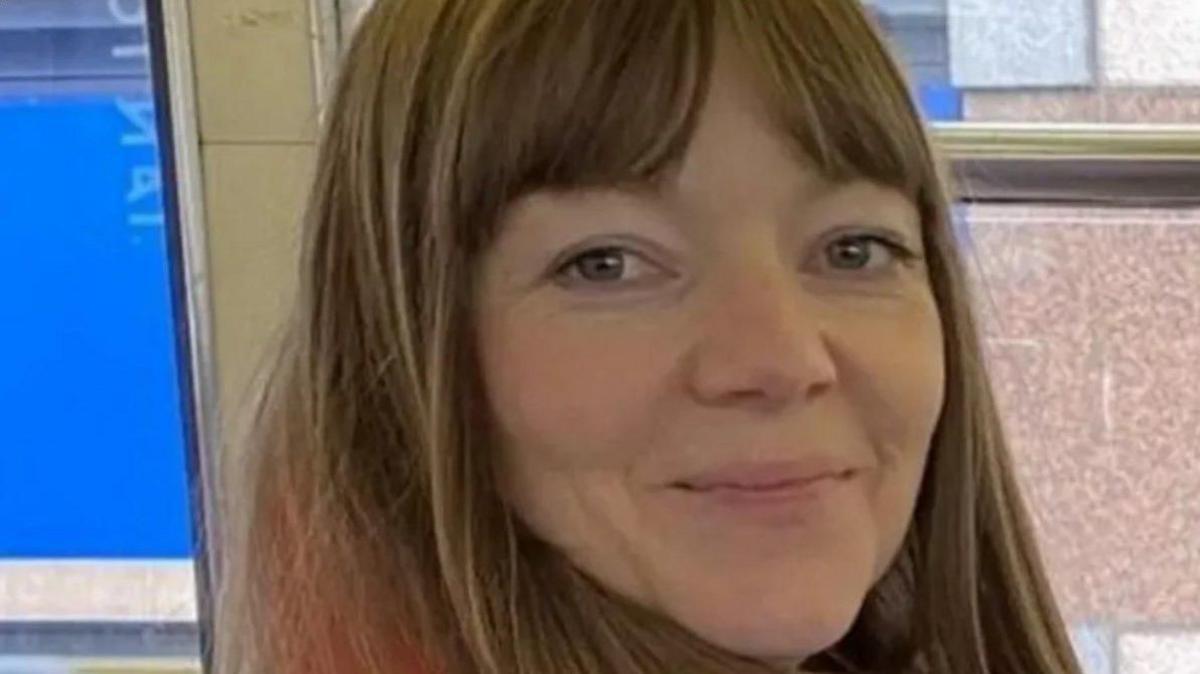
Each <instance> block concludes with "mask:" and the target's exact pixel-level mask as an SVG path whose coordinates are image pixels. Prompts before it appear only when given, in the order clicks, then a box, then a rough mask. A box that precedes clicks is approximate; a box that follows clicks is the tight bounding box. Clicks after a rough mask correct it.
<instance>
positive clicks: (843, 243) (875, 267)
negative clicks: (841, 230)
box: [824, 234, 917, 272]
mask: <svg viewBox="0 0 1200 674" xmlns="http://www.w3.org/2000/svg"><path fill="white" fill-rule="evenodd" d="M916 257H917V255H916V254H915V253H913V252H912V251H910V250H909V249H908V248H907V247H905V246H904V245H902V244H900V243H897V242H895V241H892V240H890V239H888V238H886V237H883V236H879V235H876V234H855V235H850V236H842V237H839V238H838V239H836V240H834V241H833V242H831V243H830V244H829V245H828V246H826V247H825V251H824V263H825V264H826V265H828V267H829V268H830V269H832V270H834V271H838V272H862V271H867V272H870V271H882V270H886V269H888V268H890V267H891V266H892V265H894V264H896V263H897V262H909V261H911V260H913V259H915V258H916Z"/></svg>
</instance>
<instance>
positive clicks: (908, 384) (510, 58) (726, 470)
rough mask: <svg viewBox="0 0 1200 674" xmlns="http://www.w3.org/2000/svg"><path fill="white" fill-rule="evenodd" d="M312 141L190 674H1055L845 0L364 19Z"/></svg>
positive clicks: (896, 138)
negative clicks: (288, 300)
mask: <svg viewBox="0 0 1200 674" xmlns="http://www.w3.org/2000/svg"><path fill="white" fill-rule="evenodd" d="M328 117H329V123H328V128H327V129H326V132H325V136H324V142H323V145H322V150H321V154H320V159H319V167H318V176H317V181H316V188H315V192H314V196H313V200H312V204H311V209H310V213H309V220H308V228H307V232H306V246H305V256H304V262H303V267H302V278H301V292H300V297H299V301H298V303H297V306H296V310H295V313H294V315H293V316H292V320H291V322H290V324H289V325H288V326H287V330H286V334H285V338H284V340H283V345H282V348H281V350H280V352H279V357H278V361H277V362H276V363H275V364H274V367H273V369H272V371H271V376H270V377H269V379H268V380H267V382H266V385H265V389H264V395H263V397H262V402H261V405H260V407H259V409H258V414H257V425H256V433H255V435H254V438H253V442H252V443H251V445H250V447H249V450H248V451H247V452H246V454H245V458H246V462H247V463H246V465H245V467H244V469H243V470H239V475H238V476H239V478H241V484H240V485H239V486H238V487H237V490H236V492H235V493H236V494H237V495H238V496H239V497H240V500H237V501H234V502H233V504H232V508H231V511H230V521H240V522H242V523H244V527H243V528H242V530H241V531H240V532H238V533H237V535H236V537H235V538H234V539H233V540H232V544H231V546H230V548H231V551H230V552H231V555H230V558H231V562H230V566H229V567H227V569H226V573H225V576H224V578H225V585H224V591H223V593H222V601H221V609H222V614H221V615H222V619H221V627H222V630H223V631H222V633H221V635H220V636H219V637H218V642H217V646H218V649H219V650H220V653H221V657H222V661H223V662H224V663H225V665H226V669H225V670H224V671H227V672H243V671H244V672H255V673H258V672H285V673H288V674H291V673H293V672H338V673H343V672H352V673H359V672H364V673H365V672H372V673H375V672H438V673H444V674H475V673H488V674H585V673H586V674H601V673H604V674H613V673H618V672H619V673H621V674H638V673H645V674H649V673H652V672H653V673H665V672H688V673H693V672H699V673H712V674H717V673H723V674H727V673H730V672H782V671H845V672H867V671H870V672H944V673H953V674H962V673H964V672H991V673H993V674H1030V673H1044V674H1060V673H1066V672H1075V671H1077V669H1076V665H1075V664H1074V661H1073V658H1072V655H1071V652H1070V648H1069V645H1068V641H1067V639H1066V638H1065V637H1064V631H1063V627H1062V624H1061V620H1060V618H1059V616H1058V614H1057V611H1056V609H1055V606H1054V603H1053V600H1052V598H1051V595H1050V592H1049V591H1048V589H1047V587H1046V583H1045V580H1044V578H1043V574H1042V571H1041V569H1040V565H1039V561H1038V557H1037V554H1036V551H1035V547H1034V543H1033V540H1032V537H1031V535H1030V529H1029V524H1028V520H1027V516H1026V515H1025V513H1024V511H1023V510H1022V506H1021V502H1020V498H1019V496H1018V493H1017V489H1016V485H1015V484H1014V481H1013V477H1012V472H1011V468H1010V466H1009V458H1008V453H1007V450H1006V449H1005V445H1004V441H1003V437H1002V433H1001V430H1000V423H999V420H998V418H997V415H996V411H995V409H994V406H993V402H992V397H991V393H990V390H989V386H988V383H987V379H986V376H985V373H984V370H983V366H982V363H981V355H980V346H979V341H978V337H977V336H976V333H975V327H974V323H973V320H972V317H971V312H970V309H969V307H968V302H967V298H966V290H965V282H964V278H963V275H962V273H961V271H960V269H959V264H958V259H957V256H956V253H955V250H954V242H953V241H952V239H951V234H950V229H949V227H948V223H947V200H946V196H945V194H944V192H943V188H942V186H941V183H940V181H939V178H938V173H937V170H936V168H935V161H934V158H933V155H932V153H931V150H930V147H929V143H928V140H927V138H926V136H925V133H924V130H923V128H922V125H921V122H920V120H919V117H918V114H917V112H916V111H915V109H914V107H913V103H912V101H911V100H910V98H909V95H908V93H907V89H906V86H905V83H904V81H903V79H902V77H901V75H900V74H899V72H898V71H897V68H896V66H895V65H894V63H893V61H892V60H891V58H890V57H889V55H888V53H887V51H886V49H885V48H884V46H883V44H882V43H881V40H880V38H879V36H878V35H877V34H876V33H875V32H874V31H873V29H872V28H871V26H870V24H869V22H868V20H867V19H866V17H865V16H864V13H863V10H862V9H861V7H859V6H858V5H857V4H856V3H855V2H849V1H847V0H754V1H753V2H749V1H746V0H655V1H653V2H651V1H648V0H488V1H484V0H437V1H434V0H424V1H417V0H403V1H400V0H393V1H387V0H380V2H378V3H377V4H376V6H375V7H374V8H373V9H372V10H371V11H370V12H369V13H368V15H367V16H366V17H365V18H364V20H363V23H362V25H361V27H360V29H359V31H358V33H357V35H356V37H355V39H354V42H353V45H352V47H351V48H350V50H349V54H348V55H347V58H346V62H345V66H344V70H343V73H342V76H341V79H340V83H339V85H338V87H337V92H336V96H335V98H334V100H333V102H332V107H331V109H330V111H329V116H328ZM235 517H236V518H238V519H236V520H234V519H233V518H235Z"/></svg>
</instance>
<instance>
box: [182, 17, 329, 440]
mask: <svg viewBox="0 0 1200 674" xmlns="http://www.w3.org/2000/svg"><path fill="white" fill-rule="evenodd" d="M187 14H188V15H189V16H188V24H189V25H188V32H189V36H188V37H189V38H190V43H191V56H192V67H193V73H194V84H195V108H196V109H195V111H194V114H195V115H196V120H195V121H196V122H197V129H198V135H199V160H200V162H199V163H200V167H199V168H200V172H201V176H202V183H203V187H202V193H203V211H204V220H205V222H204V223H203V224H202V226H203V227H204V230H205V236H206V239H207V258H208V259H207V271H208V280H209V293H210V296H209V300H210V305H211V306H210V309H211V336H212V339H213V348H214V354H213V355H214V357H215V370H216V371H215V377H216V381H217V382H218V384H219V388H218V392H219V408H220V411H221V417H222V420H223V421H224V424H223V426H225V427H226V428H229V427H231V426H232V425H233V423H234V422H236V420H237V416H238V412H240V411H241V409H242V408H244V398H245V394H246V387H247V384H248V382H249V380H250V378H251V376H252V374H253V373H254V371H255V369H256V367H257V365H258V363H259V362H260V361H261V359H262V356H263V355H264V354H263V350H264V347H265V346H266V345H268V344H269V343H270V338H271V336H272V334H273V333H274V330H275V327H276V326H277V324H278V322H279V320H280V318H281V316H282V313H283V311H284V308H285V306H286V305H287V302H288V301H289V298H290V295H291V293H292V289H293V282H292V277H293V269H294V266H295V265H294V260H295V255H296V251H297V236H296V234H297V231H298V222H299V218H300V215H301V212H302V209H303V200H304V197H305V194H306V191H307V188H308V180H309V176H310V171H311V164H312V160H313V155H314V142H315V135H316V127H317V106H316V98H317V94H316V86H315V82H317V81H318V80H317V79H316V78H315V77H314V55H315V54H316V53H318V52H320V51H321V50H320V48H319V47H318V45H317V44H316V43H315V41H314V39H313V36H314V35H319V34H320V33H321V31H320V30H318V29H319V28H321V26H319V25H314V24H319V23H320V22H319V21H316V22H314V21H313V18H312V17H313V15H314V14H317V15H319V12H317V11H314V10H312V9H311V7H310V3H309V2H308V0H189V1H188V12H187Z"/></svg>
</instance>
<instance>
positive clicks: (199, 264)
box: [0, 0, 1200, 674]
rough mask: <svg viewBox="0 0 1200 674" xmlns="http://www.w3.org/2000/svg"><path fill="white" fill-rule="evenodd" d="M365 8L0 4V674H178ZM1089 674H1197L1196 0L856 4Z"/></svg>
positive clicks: (90, 1) (354, 1)
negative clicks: (218, 475) (944, 173)
mask: <svg viewBox="0 0 1200 674" xmlns="http://www.w3.org/2000/svg"><path fill="white" fill-rule="evenodd" d="M364 4H365V2H363V0H203V1H197V2H184V1H183V0H161V1H159V0H0V326H2V327H3V329H2V330H0V674H16V673H18V672H20V673H22V674H27V673H36V674H50V673H55V674H57V673H60V672H84V671H86V672H147V673H149V672H199V671H200V670H201V667H202V665H203V659H202V658H201V656H200V654H201V653H202V652H203V648H204V644H205V642H206V635H207V629H206V627H205V625H206V624H207V623H206V621H207V617H208V604H209V588H210V586H211V583H210V573H209V568H208V565H207V562H206V559H207V558H206V553H207V552H208V551H207V550H206V549H204V548H203V547H201V546H199V545H197V544H196V541H197V540H199V536H198V534H199V533H200V532H204V531H208V532H210V533H211V534H214V535H213V536H212V537H211V540H214V541H217V542H219V535H216V534H217V533H218V532H219V528H220V523H219V522H215V521H212V520H211V519H208V518H206V517H205V516H204V514H205V513H206V512H210V511H211V508H209V507H207V505H208V504H210V503H211V500H212V499H213V498H214V497H215V495H214V494H212V493H211V491H210V490H206V489H205V485H206V484H208V483H209V479H210V476H211V475H212V472H213V469H214V467H215V465H216V464H217V462H218V461H219V458H220V457H219V456H218V453H217V447H218V446H219V443H220V437H221V435H222V431H223V430H224V428H223V425H222V424H221V421H220V420H221V419H222V418H226V419H228V418H232V417H233V412H234V410H237V409H239V407H240V405H241V403H242V402H243V401H244V398H243V396H244V391H245V388H246V383H247V380H248V377H249V376H250V374H251V372H252V371H253V370H254V367H255V365H256V363H257V362H258V359H259V358H260V349H261V347H262V345H263V344H264V343H265V342H266V340H267V339H268V337H269V335H270V333H271V330H272V327H273V325H274V323H275V321H276V319H277V318H278V317H279V316H280V313H281V311H282V308H283V307H284V305H285V303H286V298H287V297H288V293H289V291H290V288H289V287H288V280H289V278H290V276H289V273H290V270H291V264H292V259H293V256H294V254H295V234H296V224H297V220H298V215H299V211H300V208H301V206H302V199H303V196H304V192H305V189H306V181H307V178H308V172H309V168H310V165H311V162H312V159H313V143H314V135H315V130H316V128H317V125H318V119H319V114H320V113H319V111H320V105H321V101H322V100H323V98H324V96H325V93H326V89H327V86H326V85H327V82H328V77H329V73H330V72H331V70H332V68H333V67H334V64H335V63H336V58H337V54H338V52H339V49H340V47H341V44H342V42H343V39H344V36H345V35H346V34H347V32H348V31H349V30H350V29H351V27H352V25H353V21H354V17H355V16H357V14H358V12H360V11H361V9H362V6H363V5H364ZM868 4H869V5H870V6H871V9H872V11H873V12H874V13H875V15H876V16H877V18H878V20H879V23H880V24H881V25H882V26H883V27H884V29H885V30H886V32H887V33H888V35H889V36H890V38H891V39H892V40H893V42H894V44H895V48H896V50H897V53H898V54H900V55H901V56H902V58H903V59H904V60H905V61H906V62H907V64H908V66H909V68H910V70H911V72H912V75H913V90H914V95H915V96H916V97H917V98H918V99H919V100H920V102H921V105H922V107H923V109H924V111H925V114H926V115H927V116H928V118H929V119H930V120H931V121H932V122H933V123H934V125H935V129H936V131H935V137H936V138H937V142H938V143H939V145H940V146H941V148H942V150H943V152H944V153H945V155H946V157H947V158H948V160H949V163H950V165H951V167H952V174H953V177H954V180H955V181H956V187H957V189H958V193H959V194H960V196H961V199H960V204H959V206H958V208H957V210H956V215H957V218H958V222H957V227H958V232H959V235H960V237H961V241H962V245H963V246H964V248H965V249H966V251H967V253H968V259H969V262H970V266H971V271H972V274H973V276H974V280H975V282H976V283H977V286H978V289H979V293H980V295H979V296H980V306H981V309H982V310H983V313H984V318H985V321H984V322H985V332H986V337H987V345H988V355H989V359H990V361H991V365H992V367H993V371H994V373H995V377H996V379H997V384H998V387H999V394H1000V399H1001V404H1002V408H1003V411H1004V413H1005V416H1006V421H1007V425H1008V428H1009V430H1010V433H1011V436H1012V440H1013V445H1014V449H1015V451H1016V453H1017V461H1018V467H1019V470H1020V476H1021V479H1022V480H1023V481H1024V483H1025V486H1026V489H1027V493H1028V495H1029V498H1030V500H1031V503H1032V506H1033V509H1034V513H1035V516H1036V524H1037V528H1038V534H1039V536H1040V538H1041V542H1042V547H1043V551H1044V554H1045V555H1046V558H1047V562H1048V564H1049V568H1050V572H1051V576H1052V581H1053V584H1054V587H1055V589H1056V592H1057V593H1058V596H1059V599H1060V602H1061V604H1062V606H1063V607H1064V610H1065V611H1066V614H1067V617H1068V619H1069V621H1070V624H1071V627H1072V634H1073V638H1074V639H1075V643H1076V646H1077V648H1078V650H1079V652H1080V654H1081V656H1082V658H1083V660H1084V662H1085V664H1086V670H1087V672H1088V674H1197V673H1200V446H1198V444H1200V387H1198V386H1197V385H1196V379H1197V378H1200V365H1197V363H1200V2H1196V1H1195V0H872V1H871V2H869V3H868Z"/></svg>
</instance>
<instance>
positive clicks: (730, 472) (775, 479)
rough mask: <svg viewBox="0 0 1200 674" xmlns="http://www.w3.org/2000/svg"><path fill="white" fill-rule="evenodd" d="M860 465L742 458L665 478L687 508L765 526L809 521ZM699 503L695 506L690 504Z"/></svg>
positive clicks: (825, 510) (853, 476)
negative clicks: (763, 461) (739, 461)
mask: <svg viewBox="0 0 1200 674" xmlns="http://www.w3.org/2000/svg"><path fill="white" fill-rule="evenodd" d="M860 473H861V471H860V470H859V469H857V468H850V467H845V466H842V465H834V464H826V465H821V466H813V465H804V466H801V465H798V464H790V463H789V464H753V465H750V464H743V465H731V466H724V467H720V468H717V469H716V470H713V471H708V472H704V473H700V474H697V475H694V476H690V477H688V478H685V479H682V480H678V481H675V482H673V483H671V484H670V487H671V490H672V491H673V492H674V493H676V494H678V496H679V498H680V499H681V500H680V501H679V503H681V504H682V505H683V506H684V507H685V508H686V509H687V511H689V512H693V513H699V514H702V515H701V516H706V515H703V514H707V515H719V516H720V517H721V518H726V517H731V518H733V519H732V520H730V521H732V522H739V523H742V524H765V525H770V526H787V527H792V526H798V525H805V526H807V525H810V524H812V523H813V522H814V521H818V520H820V519H821V518H822V516H821V515H820V514H821V513H825V514H828V513H829V512H832V511H830V510H829V505H830V503H831V501H830V499H831V498H832V497H834V496H835V495H836V494H838V493H840V492H842V491H843V488H844V487H846V486H847V485H849V484H851V483H852V482H854V480H855V479H856V478H857V477H858V476H859V474H860ZM694 509H698V510H694Z"/></svg>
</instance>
